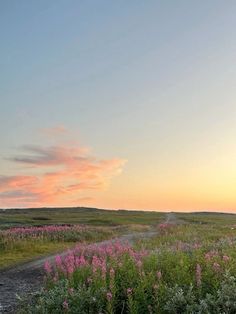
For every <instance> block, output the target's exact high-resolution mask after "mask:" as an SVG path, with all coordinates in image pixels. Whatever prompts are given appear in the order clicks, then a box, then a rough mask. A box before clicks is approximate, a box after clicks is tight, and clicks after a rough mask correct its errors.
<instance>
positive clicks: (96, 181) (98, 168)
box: [0, 145, 125, 207]
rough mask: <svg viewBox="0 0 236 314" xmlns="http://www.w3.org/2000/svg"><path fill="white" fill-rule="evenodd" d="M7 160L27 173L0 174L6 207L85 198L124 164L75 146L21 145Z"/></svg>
mask: <svg viewBox="0 0 236 314" xmlns="http://www.w3.org/2000/svg"><path fill="white" fill-rule="evenodd" d="M8 160H9V161H11V162H14V163H17V164H18V165H21V167H22V168H21V172H22V169H23V170H25V172H26V173H28V174H26V175H23V176H22V175H18V174H16V175H12V176H0V201H1V206H6V207H11V206H21V207H25V206H50V205H75V203H76V202H79V201H89V200H91V196H90V195H89V196H88V195H87V194H88V193H91V191H94V190H103V189H105V188H106V187H107V186H108V185H109V182H110V179H111V178H112V177H113V176H115V175H117V174H119V173H120V172H121V171H122V168H123V166H124V164H125V160H124V159H120V158H114V159H99V158H97V157H95V156H94V155H91V153H90V152H89V150H88V149H87V148H84V147H81V146H79V145H76V146H75V145H73V146H72V145H58V146H47V147H43V146H36V145H25V146H23V147H21V148H20V153H19V154H18V155H16V156H13V157H10V158H8ZM84 194H86V195H84Z"/></svg>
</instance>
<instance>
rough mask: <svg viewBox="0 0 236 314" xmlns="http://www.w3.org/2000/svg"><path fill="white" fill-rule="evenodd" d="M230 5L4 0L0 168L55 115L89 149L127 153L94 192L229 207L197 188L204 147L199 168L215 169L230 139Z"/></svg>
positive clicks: (104, 198) (108, 202)
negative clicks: (102, 186)
mask: <svg viewBox="0 0 236 314" xmlns="http://www.w3.org/2000/svg"><path fill="white" fill-rule="evenodd" d="M235 14H236V3H235V1H226V2H222V1H198V2H194V1H10V2H7V1H5V2H2V3H1V4H0V39H1V49H0V60H1V61H0V62H1V63H0V67H1V72H0V86H1V93H0V97H1V99H0V100H1V102H0V106H1V116H0V134H1V138H0V140H1V152H2V154H1V155H2V156H1V157H2V160H1V161H0V174H2V175H4V176H7V175H9V174H11V175H12V174H14V172H15V171H16V170H15V166H13V165H12V163H11V162H9V161H8V160H6V158H8V157H9V156H12V155H13V154H17V149H18V147H19V146H21V145H26V144H27V145H32V144H37V145H45V141H48V139H47V140H45V138H43V137H42V136H41V135H39V130H42V129H45V128H53V127H56V126H61V125H63V126H65V128H67V129H68V130H69V132H70V138H71V139H73V140H78V141H80V142H81V143H82V144H83V145H84V146H89V147H91V148H92V150H93V152H94V154H96V156H99V157H101V158H113V157H117V158H122V159H126V160H127V163H126V165H125V167H124V169H123V172H122V173H121V175H119V177H116V178H114V180H112V182H111V187H110V189H109V188H108V190H107V191H106V192H101V193H100V194H99V196H96V197H97V203H96V201H94V204H98V205H100V206H105V207H110V206H119V204H121V203H122V205H121V206H125V207H127V206H128V207H135V208H137V207H141V208H143V207H145V204H147V205H146V207H147V208H152V209H153V208H154V209H156V208H157V209H162V208H164V209H165V208H169V207H171V206H172V207H173V208H174V209H181V208H184V209H188V208H189V207H191V204H193V206H194V209H203V208H206V207H207V208H208V207H209V206H210V207H212V208H214V209H218V208H219V209H222V208H223V209H224V208H228V207H230V208H233V207H234V205H235V204H234V202H235V201H236V200H232V199H231V196H229V195H225V193H223V194H222V197H221V198H219V199H218V196H217V197H215V195H214V193H213V194H212V193H210V194H209V195H208V194H207V195H205V194H204V195H203V196H202V198H201V199H198V197H197V194H196V195H195V194H194V193H196V190H197V189H198V187H199V182H201V180H202V181H205V182H206V181H207V180H206V178H205V177H204V174H205V173H206V171H205V169H206V168H207V167H208V164H209V163H210V164H212V158H213V159H214V158H215V157H213V156H217V155H218V156H219V155H220V157H217V158H218V159H217V160H216V161H214V160H213V164H214V167H213V168H212V170H211V171H210V173H207V178H209V176H210V175H211V173H213V174H214V175H213V178H214V180H215V177H217V178H218V180H219V181H221V178H222V172H223V173H228V172H227V171H229V169H228V168H227V165H229V164H231V160H233V156H234V152H235V150H236V147H235V143H234V137H235V131H236V127H235V122H236V121H235V120H236V106H235V74H236V66H235V50H236V37H235V29H236V20H235ZM226 139H227V140H226ZM57 140H58V139H57ZM60 141H61V139H60ZM222 151H223V153H222ZM231 152H233V154H231ZM202 156H204V158H202ZM232 163H233V161H232ZM221 168H222V169H225V171H223V170H222V171H221V172H220V173H218V172H217V171H219V169H221ZM207 169H209V168H207ZM234 170H236V169H234ZM234 170H233V171H234ZM22 171H24V168H23V169H22V170H21V172H22ZM195 171H196V172H198V173H199V172H200V173H201V177H200V178H198V176H197V175H196V173H195ZM169 172H171V174H169ZM185 172H186V173H187V174H188V175H189V177H187V178H184V179H183V181H184V182H183V190H181V191H180V192H179V195H180V196H179V197H182V199H183V198H184V197H185V194H186V193H188V194H190V195H191V197H192V198H191V197H190V200H189V201H187V203H186V202H185V201H183V203H182V204H181V200H176V195H175V193H174V192H173V191H175V184H177V186H178V182H179V181H181V180H182V179H181V173H182V174H183V173H185ZM216 174H218V175H216ZM228 175H229V177H227V176H226V177H224V183H225V185H224V186H223V187H222V190H227V189H229V184H230V186H231V184H233V182H234V181H233V180H234V179H233V177H232V172H230V171H229V173H228ZM192 181H194V182H195V183H196V184H195V185H194V186H193V187H192V190H191V191H188V190H186V187H188V186H189V182H192ZM137 182H138V183H137ZM142 182H143V183H142ZM207 182H208V181H207ZM124 183H125V184H124ZM162 183H163V185H164V186H165V189H164V191H163V190H162V188H160V186H162ZM213 183H214V182H211V180H210V181H209V182H208V185H207V186H204V188H205V189H207V188H208V189H209V191H210V190H213V191H216V190H217V189H216V187H215V186H214V184H213ZM121 187H125V188H123V189H125V190H122V188H121ZM145 188H146V190H148V191H150V193H148V194H146V192H145V193H144V192H143V191H144V190H145ZM199 189H200V190H201V187H199ZM141 191H142V193H143V195H142V199H139V197H137V196H135V195H137V194H138V195H139V196H140V195H141V194H142V193H141ZM168 191H169V192H168ZM217 191H218V190H217ZM217 194H218V192H217ZM111 195H116V198H115V199H113V198H111ZM123 195H124V199H125V201H124V199H123V197H122V196H123ZM158 195H159V196H160V197H159V198H158ZM163 195H164V196H163ZM140 197H141V196H140ZM147 199H148V200H147ZM150 199H151V200H152V201H150ZM158 199H161V201H160V202H159V201H158ZM165 200H166V202H165ZM169 200H173V201H172V202H170V201H169ZM139 204H140V205H139ZM176 204H177V205H176ZM217 204H219V205H218V207H217Z"/></svg>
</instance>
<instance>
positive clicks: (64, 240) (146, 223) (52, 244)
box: [0, 208, 163, 269]
mask: <svg viewBox="0 0 236 314" xmlns="http://www.w3.org/2000/svg"><path fill="white" fill-rule="evenodd" d="M162 219H163V214H159V213H151V212H147V213H145V212H129V211H122V210H121V211H107V210H100V209H94V208H58V209H57V208H39V209H8V210H0V253H1V254H0V269H1V268H5V267H10V266H13V265H16V264H19V263H23V262H26V261H30V260H32V259H35V258H38V257H41V256H44V255H48V254H51V253H55V252H60V251H63V250H66V249H68V248H70V247H73V246H75V244H76V243H84V242H86V243H90V242H99V241H102V240H105V239H111V238H113V237H115V236H118V235H121V234H124V233H130V232H137V231H143V230H147V229H149V227H150V225H152V224H158V223H159V222H160V221H161V220H162Z"/></svg>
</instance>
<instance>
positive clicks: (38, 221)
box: [0, 207, 164, 229]
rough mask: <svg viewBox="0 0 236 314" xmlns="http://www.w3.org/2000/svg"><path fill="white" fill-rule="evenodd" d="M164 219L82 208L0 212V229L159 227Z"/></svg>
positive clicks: (161, 214)
mask: <svg viewBox="0 0 236 314" xmlns="http://www.w3.org/2000/svg"><path fill="white" fill-rule="evenodd" d="M163 217H164V214H163V213H157V212H142V211H127V210H102V209H97V208H84V207H78V208H71V207H70V208H35V209H30V208H28V209H7V210H1V209H0V229H4V228H9V227H16V226H29V225H30V226H37V225H52V224H85V225H94V226H104V225H106V226H118V225H129V224H146V225H149V224H151V225H155V224H158V223H160V221H161V220H162V219H163Z"/></svg>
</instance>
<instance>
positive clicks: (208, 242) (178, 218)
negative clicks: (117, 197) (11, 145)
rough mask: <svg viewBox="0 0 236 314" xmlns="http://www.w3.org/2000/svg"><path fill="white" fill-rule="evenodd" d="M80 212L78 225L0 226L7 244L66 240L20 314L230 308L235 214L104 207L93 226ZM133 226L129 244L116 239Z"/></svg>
mask: <svg viewBox="0 0 236 314" xmlns="http://www.w3.org/2000/svg"><path fill="white" fill-rule="evenodd" d="M77 211H78V210H77ZM95 211H96V210H95ZM34 215H35V213H34ZM40 215H42V213H40ZM44 215H45V213H44ZM73 215H74V210H73ZM81 215H82V218H81V220H84V221H85V220H86V224H84V225H83V224H82V223H81V221H79V217H77V219H78V221H77V222H80V224H79V225H77V224H74V225H69V224H68V225H60V224H58V225H56V224H55V222H54V225H47V224H44V225H42V226H32V225H31V226H28V227H26V226H21V227H16V226H15V227H11V228H5V227H4V229H3V230H2V231H1V232H3V233H4V237H5V240H6V239H7V237H8V236H9V238H8V243H6V247H8V246H10V245H12V243H13V246H14V241H16V242H19V243H20V242H24V241H25V242H27V241H31V240H32V239H34V241H35V240H36V242H38V241H39V242H40V241H44V240H43V239H46V240H45V241H47V242H52V243H63V242H64V243H73V246H71V247H70V249H69V250H68V251H67V253H66V254H64V255H60V254H58V255H56V256H55V258H54V259H53V260H50V261H46V262H45V264H44V284H43V287H42V289H41V290H40V291H38V292H37V293H36V294H34V295H32V296H31V298H30V300H29V299H28V300H27V304H26V305H24V301H22V302H23V303H22V305H24V306H23V307H22V308H21V310H20V311H19V313H25V314H26V313H28V314H30V313H32V314H33V313H35V314H37V313H38V314H39V313H45V314H46V313H48V314H49V313H81V314H83V313H84V314H85V313H91V314H95V313H96V314H97V313H100V314H102V313H103V314H107V313H109V314H120V313H123V314H146V313H150V314H151V313H152V314H157V313H158V314H185V313H186V314H190V313H191V314H200V313H202V314H211V313H212V314H213V313H216V314H217V313H219V314H223V313H225V314H233V313H234V314H235V313H236V251H235V245H236V216H235V215H230V214H217V213H192V214H185V213H179V214H176V213H171V214H166V215H165V214H159V213H156V214H155V213H145V212H140V213H136V212H134V213H133V216H132V212H123V211H121V212H112V211H111V212H108V213H107V212H105V213H104V216H102V214H101V215H100V218H99V221H100V224H101V225H97V223H98V222H96V224H95V225H94V220H93V219H92V218H91V216H90V213H89V212H88V213H87V215H88V216H89V217H87V218H86V210H83V214H81ZM108 217H109V221H112V223H111V225H110V226H106V227H105V226H104V224H103V219H104V220H108ZM141 218H143V220H144V222H145V223H141V220H142V219H141ZM57 219H58V217H57ZM67 219H70V218H69V217H67ZM94 219H95V217H94ZM88 220H90V221H91V220H93V223H92V225H89V224H88ZM97 220H98V219H97V217H96V221H97ZM118 221H119V223H118ZM120 221H122V223H120ZM123 222H124V223H123ZM60 223H61V221H60ZM106 228H107V229H106ZM150 230H152V231H154V232H153V234H152V236H151V237H145V232H149V231H150ZM139 231H142V233H140V237H136V240H134V241H121V240H119V235H121V234H124V233H130V232H131V233H132V232H139ZM141 235H142V236H141ZM115 237H116V239H114V238H115ZM111 238H113V239H114V240H113V241H107V242H104V243H102V244H96V243H95V242H98V241H99V239H111ZM120 239H121V238H120Z"/></svg>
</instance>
